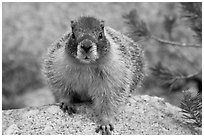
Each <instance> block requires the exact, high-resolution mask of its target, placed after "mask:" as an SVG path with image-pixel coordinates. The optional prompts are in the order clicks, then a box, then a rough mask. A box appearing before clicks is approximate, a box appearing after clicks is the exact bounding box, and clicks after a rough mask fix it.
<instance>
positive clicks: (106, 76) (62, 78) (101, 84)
mask: <svg viewBox="0 0 204 137" xmlns="http://www.w3.org/2000/svg"><path fill="white" fill-rule="evenodd" d="M70 35H71V34H70V33H66V34H65V35H64V36H63V37H62V38H61V39H60V40H59V41H58V42H56V43H55V44H53V45H52V46H51V47H50V49H49V50H48V54H47V56H46V57H45V63H44V74H45V76H46V78H47V80H48V84H49V85H50V86H51V88H52V91H53V93H54V95H55V97H56V101H58V102H59V101H62V100H66V98H69V96H70V94H72V93H73V92H74V93H77V94H78V95H80V96H81V100H89V98H90V99H91V100H93V105H94V110H95V112H96V114H97V115H98V116H99V121H100V122H101V123H102V124H103V123H104V124H107V123H106V122H109V120H110V118H111V117H112V116H114V113H115V112H116V111H117V109H118V107H119V104H120V103H121V102H124V101H125V99H126V97H127V95H128V94H129V92H130V90H131V89H134V88H135V87H136V86H137V85H139V84H140V81H141V80H142V79H143V76H144V70H143V69H144V61H143V49H142V47H141V46H140V45H137V44H136V43H134V42H133V41H132V40H131V39H130V38H128V37H126V36H124V35H123V34H121V33H120V32H118V31H116V30H114V29H112V28H110V27H105V36H106V39H107V40H108V42H109V43H110V48H109V52H108V53H107V54H106V56H104V57H103V58H102V59H101V60H100V61H99V62H96V63H94V64H83V63H78V62H76V60H73V58H70V57H69V56H68V55H67V52H66V50H65V49H66V48H65V47H66V43H67V41H68V40H69V37H70Z"/></svg>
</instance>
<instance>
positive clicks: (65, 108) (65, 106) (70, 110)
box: [60, 102, 76, 115]
mask: <svg viewBox="0 0 204 137" xmlns="http://www.w3.org/2000/svg"><path fill="white" fill-rule="evenodd" d="M60 109H62V111H63V112H64V113H65V112H68V114H69V115H72V114H73V113H76V108H75V107H74V106H73V105H68V104H66V103H64V102H61V104H60Z"/></svg>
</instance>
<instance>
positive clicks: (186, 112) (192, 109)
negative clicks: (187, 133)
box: [180, 91, 202, 127]
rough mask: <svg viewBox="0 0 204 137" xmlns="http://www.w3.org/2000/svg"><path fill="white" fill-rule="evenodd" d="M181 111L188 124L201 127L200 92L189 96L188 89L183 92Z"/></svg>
mask: <svg viewBox="0 0 204 137" xmlns="http://www.w3.org/2000/svg"><path fill="white" fill-rule="evenodd" d="M180 107H181V109H182V110H181V112H182V113H183V118H184V119H187V120H188V121H187V123H188V124H192V125H194V126H197V127H202V94H201V93H198V94H197V95H196V96H195V97H192V96H191V93H190V91H185V92H184V99H183V100H182V102H181V106H180Z"/></svg>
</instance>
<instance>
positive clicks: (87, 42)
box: [79, 39, 93, 53]
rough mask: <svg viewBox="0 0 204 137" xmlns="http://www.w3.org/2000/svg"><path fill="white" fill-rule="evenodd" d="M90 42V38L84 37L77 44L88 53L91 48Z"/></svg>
mask: <svg viewBox="0 0 204 137" xmlns="http://www.w3.org/2000/svg"><path fill="white" fill-rule="evenodd" d="M92 43H93V42H92V41H91V40H88V39H85V40H83V41H82V42H80V43H79V46H80V47H81V49H82V50H83V51H84V52H85V53H88V52H89V51H91V48H92V47H93V44H92Z"/></svg>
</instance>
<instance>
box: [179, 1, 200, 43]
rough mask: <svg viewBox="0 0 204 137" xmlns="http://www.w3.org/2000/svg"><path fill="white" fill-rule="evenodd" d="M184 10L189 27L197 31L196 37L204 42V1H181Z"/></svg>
mask: <svg viewBox="0 0 204 137" xmlns="http://www.w3.org/2000/svg"><path fill="white" fill-rule="evenodd" d="M180 4H181V7H182V9H183V11H184V15H183V17H185V18H187V20H188V22H189V23H190V24H189V27H190V28H191V29H192V30H193V31H194V32H195V34H196V37H197V38H198V40H199V41H200V43H202V3H201V2H181V3H180Z"/></svg>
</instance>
